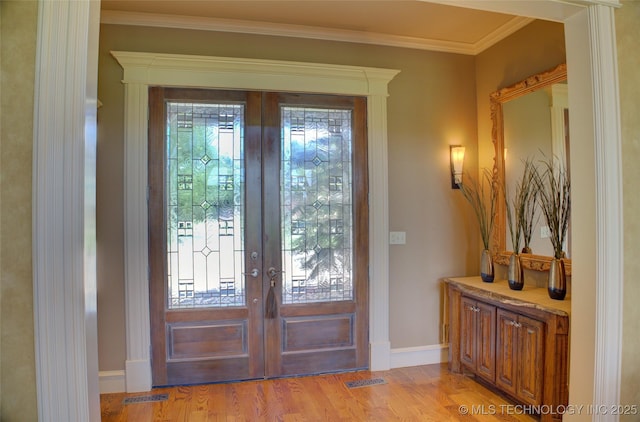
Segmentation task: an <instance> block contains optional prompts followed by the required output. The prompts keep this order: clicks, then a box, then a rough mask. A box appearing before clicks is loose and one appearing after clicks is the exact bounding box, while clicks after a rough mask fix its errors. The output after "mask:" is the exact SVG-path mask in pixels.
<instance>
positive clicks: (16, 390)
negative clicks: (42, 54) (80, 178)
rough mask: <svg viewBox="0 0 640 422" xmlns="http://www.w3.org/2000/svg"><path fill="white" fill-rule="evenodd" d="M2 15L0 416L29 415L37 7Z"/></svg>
mask: <svg viewBox="0 0 640 422" xmlns="http://www.w3.org/2000/svg"><path fill="white" fill-rule="evenodd" d="M0 16H1V19H2V23H1V30H2V46H1V50H0V54H1V55H2V58H1V63H2V72H1V73H2V80H1V82H0V84H1V88H0V92H1V93H2V100H1V104H0V109H1V113H0V116H1V118H2V124H0V128H1V132H0V139H1V140H2V150H1V155H0V169H1V179H0V183H1V189H0V193H1V195H2V200H1V201H0V206H1V207H2V209H1V213H0V216H1V218H0V233H1V236H0V248H1V250H2V252H1V253H0V257H1V260H2V261H1V263H0V270H1V274H0V288H1V290H2V293H1V296H0V298H1V305H0V315H1V318H0V322H1V326H0V327H1V329H0V371H1V372H0V388H1V390H0V391H2V394H1V395H0V405H1V406H2V407H1V410H0V420H3V421H35V420H37V418H38V416H37V405H36V383H35V360H34V326H33V287H32V285H33V279H32V271H31V258H32V255H31V245H32V242H31V170H32V165H31V162H32V145H33V92H34V91H33V88H34V69H35V51H36V24H37V18H38V5H37V3H36V2H32V1H2V2H0Z"/></svg>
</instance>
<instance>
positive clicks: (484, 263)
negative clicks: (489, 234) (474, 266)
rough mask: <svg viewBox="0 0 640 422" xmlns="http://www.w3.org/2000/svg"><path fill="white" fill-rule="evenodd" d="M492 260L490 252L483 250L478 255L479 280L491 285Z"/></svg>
mask: <svg viewBox="0 0 640 422" xmlns="http://www.w3.org/2000/svg"><path fill="white" fill-rule="evenodd" d="M493 276H494V274H493V260H492V259H491V251H489V249H483V250H482V255H480V278H482V281H484V282H485V283H493Z"/></svg>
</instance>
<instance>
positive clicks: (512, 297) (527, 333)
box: [445, 277, 571, 422]
mask: <svg viewBox="0 0 640 422" xmlns="http://www.w3.org/2000/svg"><path fill="white" fill-rule="evenodd" d="M445 283H446V289H447V299H448V312H449V369H450V370H451V371H452V372H456V373H462V372H463V371H467V372H471V373H473V374H475V375H476V376H477V377H479V379H481V380H482V381H484V382H485V383H486V384H489V385H491V386H493V387H495V388H497V389H499V390H501V391H502V392H504V393H506V394H507V395H508V396H510V397H511V398H513V399H514V400H515V401H516V402H517V403H520V404H524V405H527V406H532V408H538V409H543V410H544V412H542V413H541V414H540V420H541V421H543V422H544V421H556V420H562V415H561V414H559V413H556V410H558V409H560V410H561V409H562V408H563V407H562V406H566V405H567V403H568V393H569V388H568V379H569V374H568V371H569V364H568V349H569V315H570V309H571V302H570V300H568V299H565V300H564V301H555V300H552V299H550V298H549V297H548V294H547V291H546V289H543V288H535V287H530V286H526V285H525V288H524V289H523V290H521V291H514V290H511V289H509V286H508V284H507V282H506V281H504V280H503V281H495V282H493V283H484V282H482V280H481V279H480V277H464V278H448V279H445Z"/></svg>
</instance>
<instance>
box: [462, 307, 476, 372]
mask: <svg viewBox="0 0 640 422" xmlns="http://www.w3.org/2000/svg"><path fill="white" fill-rule="evenodd" d="M475 309H476V301H475V300H472V299H469V298H468V297H466V296H462V298H461V299H460V362H461V363H462V364H463V365H465V366H466V367H468V368H470V369H472V370H474V371H475V369H476V362H477V347H476V336H477V332H478V330H477V324H476V321H477V319H476V312H475Z"/></svg>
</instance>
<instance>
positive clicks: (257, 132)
mask: <svg viewBox="0 0 640 422" xmlns="http://www.w3.org/2000/svg"><path fill="white" fill-rule="evenodd" d="M149 99H150V100H149V110H150V116H149V128H150V129H149V186H150V189H149V221H150V228H149V229H150V230H149V233H150V235H149V253H150V291H151V298H150V312H151V330H152V332H151V337H152V348H153V350H152V360H153V362H152V369H153V384H154V386H160V385H172V384H191V383H203V382H215V381H227V380H240V379H251V378H263V377H278V376H283V375H298V374H311V373H319V372H327V371H339V370H350V369H357V368H366V367H367V366H368V318H367V316H368V315H367V312H368V311H367V309H368V276H367V267H368V263H367V259H368V247H367V243H368V237H367V234H368V208H367V171H366V168H367V167H366V163H367V157H366V151H367V148H366V136H365V135H366V118H365V116H366V110H365V100H364V99H361V98H351V97H335V96H320V95H295V94H279V93H261V92H241V91H213V90H193V89H189V90H188V89H173V88H160V87H156V88H151V89H150V92H149Z"/></svg>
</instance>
